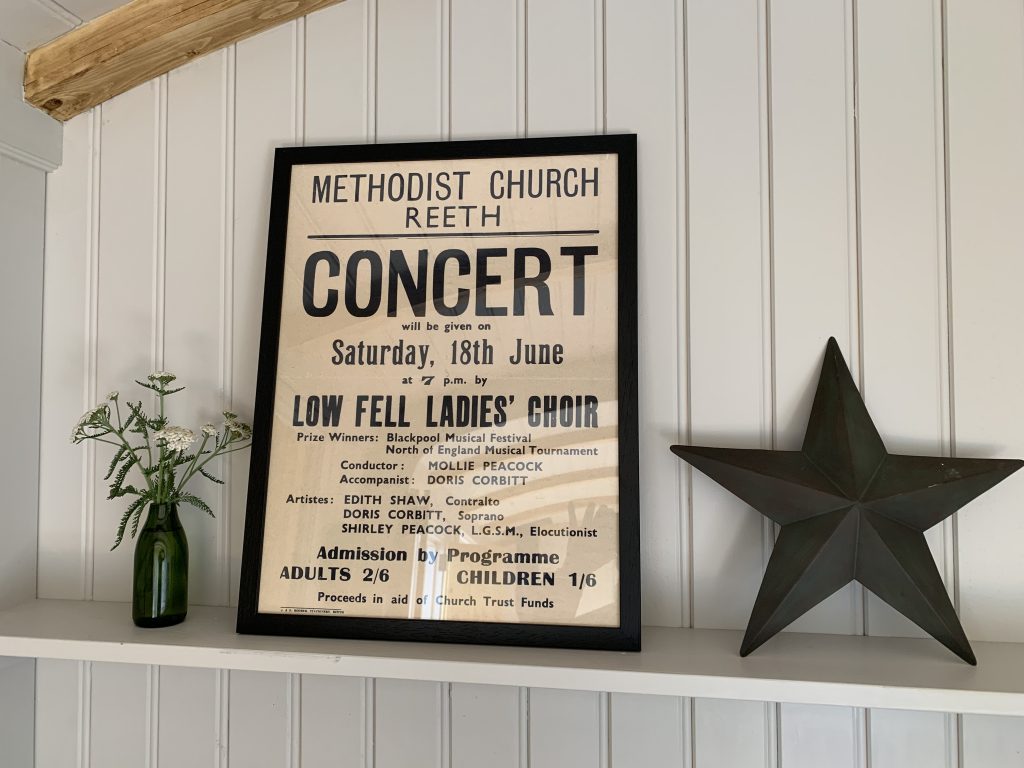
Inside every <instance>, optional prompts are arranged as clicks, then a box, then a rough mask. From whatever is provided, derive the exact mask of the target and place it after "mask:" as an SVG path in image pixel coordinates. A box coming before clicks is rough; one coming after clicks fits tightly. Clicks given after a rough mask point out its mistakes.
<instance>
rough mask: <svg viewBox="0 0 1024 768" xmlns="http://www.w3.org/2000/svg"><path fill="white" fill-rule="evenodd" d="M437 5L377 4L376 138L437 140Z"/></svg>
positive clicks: (388, 0) (417, 1) (414, 0)
mask: <svg viewBox="0 0 1024 768" xmlns="http://www.w3.org/2000/svg"><path fill="white" fill-rule="evenodd" d="M441 25H442V19H441V3H440V2H436V1H428V2H424V1H423V0H381V2H379V3H378V4H377V60H376V71H377V84H376V85H377V90H376V94H377V114H376V126H377V135H376V138H377V139H378V140H380V141H398V140H401V141H411V140H413V139H418V140H421V141H425V140H431V139H434V140H436V139H438V138H441V128H442V108H441V82H442V81H441V67H442V52H443V51H442V48H441V33H442V26H441Z"/></svg>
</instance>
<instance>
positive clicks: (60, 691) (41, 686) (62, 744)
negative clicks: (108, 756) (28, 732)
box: [35, 659, 86, 768]
mask: <svg viewBox="0 0 1024 768" xmlns="http://www.w3.org/2000/svg"><path fill="white" fill-rule="evenodd" d="M85 663H86V662H80V661H60V660H56V659H39V660H37V661H36V706H35V722H36V733H35V741H36V748H35V757H36V763H35V766H36V768H68V766H75V765H77V760H78V744H79V738H80V734H79V733H78V729H79V727H80V723H81V720H80V717H79V703H80V701H81V697H80V695H79V683H80V674H79V672H80V669H81V667H82V666H83V665H84V664H85Z"/></svg>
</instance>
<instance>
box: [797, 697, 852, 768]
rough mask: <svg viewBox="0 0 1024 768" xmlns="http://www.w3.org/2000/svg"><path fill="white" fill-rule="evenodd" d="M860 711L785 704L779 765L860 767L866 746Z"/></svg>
mask: <svg viewBox="0 0 1024 768" xmlns="http://www.w3.org/2000/svg"><path fill="white" fill-rule="evenodd" d="M858 719H859V718H858V715H857V710H853V709H850V708H848V707H816V706H807V705H804V704H783V705H782V706H781V707H780V714H779V720H780V724H781V735H780V737H779V764H780V765H783V766H785V768H821V766H825V765H827V766H828V767H829V768H860V767H861V766H862V765H863V762H862V751H863V745H862V744H861V743H860V741H859V739H860V734H859V731H860V727H859V723H858Z"/></svg>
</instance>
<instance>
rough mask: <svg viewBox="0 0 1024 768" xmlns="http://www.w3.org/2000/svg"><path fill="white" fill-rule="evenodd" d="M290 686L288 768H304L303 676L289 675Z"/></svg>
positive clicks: (288, 697)
mask: <svg viewBox="0 0 1024 768" xmlns="http://www.w3.org/2000/svg"><path fill="white" fill-rule="evenodd" d="M286 684H287V686H288V690H287V694H286V701H287V702H288V724H287V728H288V768H300V767H301V766H302V675H298V674H294V673H289V674H288V676H287V677H286Z"/></svg>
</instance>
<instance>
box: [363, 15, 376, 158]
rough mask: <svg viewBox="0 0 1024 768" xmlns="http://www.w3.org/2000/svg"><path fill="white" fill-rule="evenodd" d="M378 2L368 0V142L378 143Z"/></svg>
mask: <svg viewBox="0 0 1024 768" xmlns="http://www.w3.org/2000/svg"><path fill="white" fill-rule="evenodd" d="M377 37H378V27H377V0H366V140H367V141H368V142H370V143H371V144H376V143H377V101H378V98H377Z"/></svg>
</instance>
